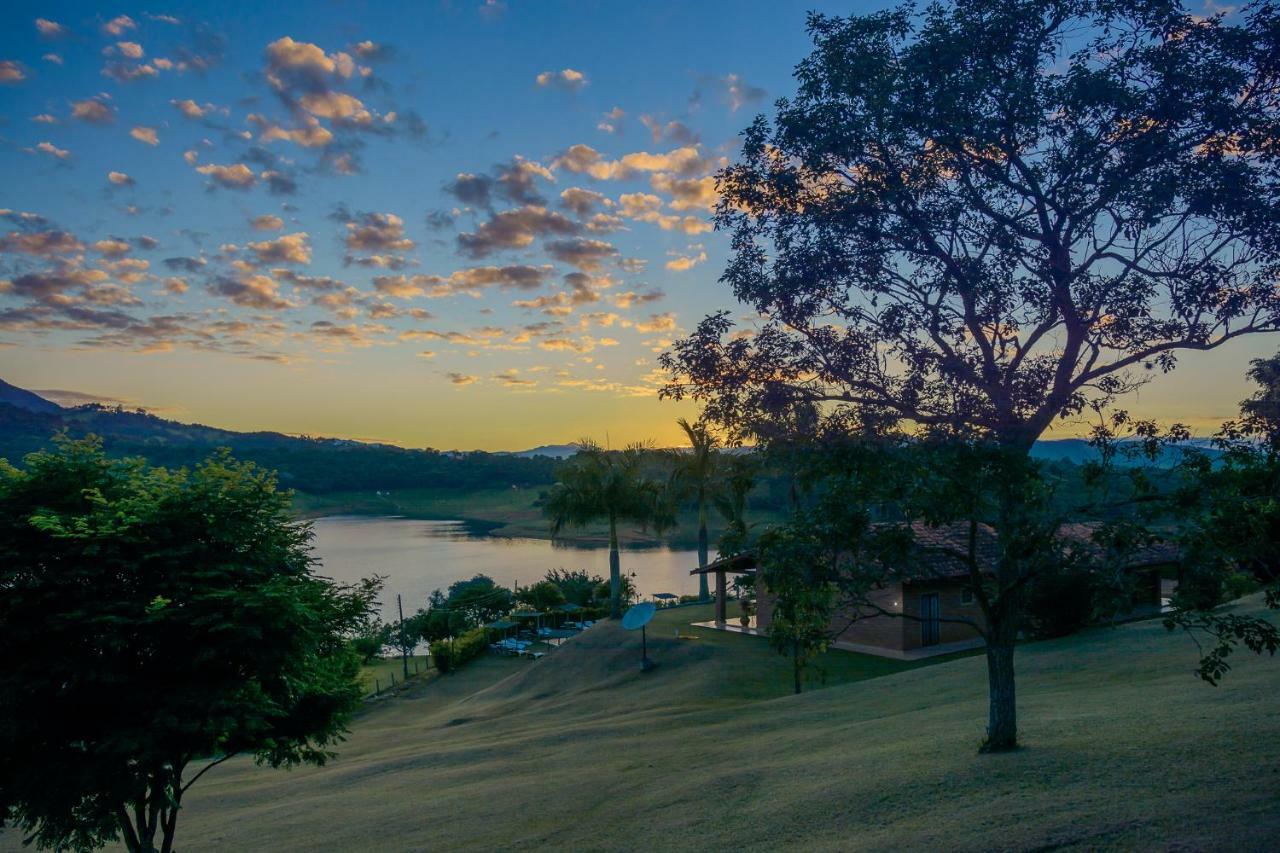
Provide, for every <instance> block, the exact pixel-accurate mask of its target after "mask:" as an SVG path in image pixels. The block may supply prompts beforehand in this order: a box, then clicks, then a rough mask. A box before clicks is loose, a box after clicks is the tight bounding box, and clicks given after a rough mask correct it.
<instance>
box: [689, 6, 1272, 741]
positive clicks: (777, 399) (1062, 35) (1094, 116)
mask: <svg viewBox="0 0 1280 853" xmlns="http://www.w3.org/2000/svg"><path fill="white" fill-rule="evenodd" d="M809 28H810V32H811V34H812V37H813V39H814V43H815V46H816V48H815V50H814V52H813V53H812V54H811V55H810V56H809V57H807V58H806V59H805V60H804V61H803V62H801V63H800V65H799V67H798V69H797V72H796V76H797V80H798V84H799V89H798V92H797V94H796V96H795V97H794V98H793V99H790V100H781V101H779V102H778V107H777V116H776V119H775V120H774V121H773V122H772V123H770V122H768V121H766V120H765V119H764V118H763V117H761V118H759V119H757V120H756V121H755V123H754V124H753V125H752V126H751V127H750V128H749V129H748V130H747V131H746V133H745V135H744V144H743V151H742V157H741V160H740V162H738V163H737V164H735V165H733V166H730V167H729V168H727V169H726V170H724V171H723V172H722V173H721V174H720V176H719V188H720V192H721V194H722V201H721V204H720V206H719V209H718V213H717V222H718V225H719V227H721V228H724V229H727V230H729V231H730V232H732V235H733V250H734V251H733V256H732V258H731V260H730V262H729V265H728V268H727V270H726V271H725V274H724V277H723V280H724V281H725V282H727V283H728V284H729V285H730V286H731V287H732V289H733V292H734V295H735V296H736V297H737V298H738V300H739V301H741V302H743V303H745V304H746V305H748V306H750V307H751V308H753V309H754V310H755V311H757V312H758V313H759V315H760V319H759V321H758V323H757V325H756V327H755V328H754V329H750V330H748V332H749V334H745V335H743V334H736V333H735V330H734V328H733V327H734V324H733V322H732V321H731V320H730V314H729V312H721V313H717V314H714V315H712V316H710V317H708V318H706V319H705V320H704V321H703V322H702V323H701V324H700V325H699V326H698V328H697V329H696V330H695V331H694V332H693V333H692V334H691V335H690V336H689V337H688V338H687V339H685V340H683V341H680V342H678V343H677V344H676V345H675V347H674V348H673V349H672V351H670V352H669V353H667V354H666V355H665V356H664V364H665V366H666V367H668V368H669V369H671V370H672V371H673V373H674V374H675V378H674V379H673V381H672V382H671V384H670V385H669V386H668V387H667V388H666V389H665V391H664V393H665V394H666V395H667V396H671V397H676V398H681V397H693V398H695V399H698V400H701V401H702V402H704V403H705V405H706V415H705V416H706V417H707V418H708V419H710V420H711V421H713V422H715V423H716V424H718V425H719V426H721V427H723V428H725V429H727V430H728V431H729V433H730V435H731V436H732V435H738V436H743V435H748V434H758V433H760V432H761V431H762V425H765V424H767V423H768V422H769V421H770V420H773V419H774V418H776V417H777V416H778V414H779V413H782V412H786V411H787V410H790V409H792V408H794V407H796V406H797V405H818V406H819V407H820V408H821V410H822V411H823V412H824V414H825V415H826V416H828V417H833V418H840V417H847V416H849V414H850V413H851V412H854V413H856V416H857V417H858V418H859V419H862V420H864V421H865V420H866V419H868V418H872V417H875V418H890V419H897V420H899V421H901V422H902V423H903V424H904V425H907V426H908V427H909V428H913V429H920V430H933V431H943V432H949V433H953V434H958V435H960V436H962V437H964V438H965V439H966V440H970V441H972V440H974V439H977V440H979V441H984V442H988V443H990V444H992V445H994V446H995V447H996V448H998V449H1000V450H1002V451H1003V452H1004V453H1005V454H1006V455H1007V456H1008V457H1009V460H1010V461H1009V465H1010V466H1011V469H1013V470H1016V469H1018V468H1019V466H1020V463H1019V462H1018V459H1020V458H1024V457H1025V456H1026V454H1027V453H1028V452H1029V450H1030V448H1031V446H1032V444H1033V442H1034V441H1035V440H1036V439H1037V438H1038V437H1040V436H1041V435H1042V434H1043V433H1044V432H1045V431H1046V430H1047V429H1049V428H1050V427H1051V426H1052V425H1053V424H1054V423H1055V421H1057V420H1059V419H1061V418H1066V417H1071V416H1074V415H1076V414H1078V413H1080V412H1081V411H1082V410H1083V409H1084V408H1085V407H1087V406H1090V405H1094V406H1102V405H1106V404H1107V403H1108V402H1109V401H1110V400H1112V399H1114V398H1116V397H1117V396H1119V395H1122V394H1124V393H1125V392H1127V391H1129V390H1131V389H1133V388H1135V387H1137V386H1138V385H1139V384H1141V383H1142V382H1143V381H1144V379H1145V378H1146V377H1147V376H1149V375H1151V374H1152V373H1153V372H1167V371H1169V370H1172V369H1173V368H1174V366H1175V364H1176V361H1177V358H1178V356H1179V354H1180V353H1183V352H1186V351H1203V350H1211V349H1214V348H1216V347H1218V346H1221V345H1222V344H1223V343H1225V342H1227V341H1230V340H1233V339H1235V338H1239V337H1241V336H1243V335H1248V334H1252V333H1258V332H1270V331H1275V330H1276V329H1277V327H1278V321H1280V294H1278V293H1277V288H1276V280H1277V275H1278V274H1280V229H1278V228H1277V227H1276V223H1277V221H1280V216H1278V214H1280V164H1278V162H1277V161H1278V158H1280V143H1277V139H1280V123H1278V119H1280V110H1278V109H1277V103H1278V101H1280V85H1278V76H1277V75H1278V72H1280V14H1278V13H1277V10H1276V8H1275V6H1274V5H1273V4H1271V3H1260V4H1254V5H1252V6H1250V7H1248V8H1246V9H1245V10H1243V11H1242V12H1240V13H1238V14H1237V15H1235V16H1234V17H1233V18H1231V19H1230V20H1228V19H1226V18H1224V17H1222V16H1211V17H1208V18H1204V17H1200V16H1196V15H1192V14H1190V13H1189V12H1188V11H1187V10H1185V9H1184V8H1183V7H1182V6H1181V4H1180V3H1178V2H1174V1H1173V0H1141V2H1140V0H1117V1H1116V2H1105V3H1104V2H1092V1H1091V0H1000V2H995V0H962V2H956V3H953V4H934V5H931V6H929V7H928V8H927V9H925V10H924V11H923V12H921V13H917V12H915V11H914V10H913V9H912V8H911V7H902V8H899V9H897V10H891V11H885V12H879V13H875V14H871V15H866V16H857V17H850V18H831V17H823V16H818V15H815V16H812V17H811V18H810V20H809ZM986 486H987V487H988V488H989V489H991V490H992V493H993V496H994V498H995V499H994V500H993V501H991V504H992V506H993V507H994V508H993V510H992V515H991V517H990V518H989V519H986V520H987V521H989V522H990V523H991V524H992V525H993V526H994V527H995V529H996V530H997V535H998V536H1001V537H1004V536H1006V535H1010V530H1009V528H1010V526H1011V525H1013V524H1015V523H1016V517H1017V515H1018V512H1017V506H1018V494H1017V491H1018V488H1019V484H1018V479H1017V478H1016V477H1010V478H1005V477H993V478H992V479H991V480H990V481H989V482H988V483H986ZM1015 553H1016V549H1002V556H1001V558H1000V559H999V560H998V561H997V565H996V567H995V571H994V576H993V577H992V578H990V579H989V580H990V583H989V584H988V587H989V588H988V589H987V591H986V595H985V596H984V598H983V599H980V602H981V603H982V609H983V612H984V618H985V619H986V621H987V624H988V651H989V656H988V662H989V668H990V670H991V682H992V690H991V714H990V722H989V726H988V741H987V743H988V747H989V748H991V749H1005V748H1010V747H1013V746H1014V745H1016V737H1017V726H1016V715H1015V702H1014V691H1013V643H1014V638H1015V637H1016V635H1017V631H1018V628H1019V626H1020V623H1021V618H1022V608H1021V598H1022V596H1023V595H1024V594H1025V589H1026V586H1027V573H1028V572H1029V571H1032V569H1030V568H1028V565H1027V564H1026V561H1020V560H1019V559H1017V558H1016V557H1015V556H1013V555H1014V554H1015ZM1030 563H1031V564H1032V565H1033V564H1034V563H1035V561H1030Z"/></svg>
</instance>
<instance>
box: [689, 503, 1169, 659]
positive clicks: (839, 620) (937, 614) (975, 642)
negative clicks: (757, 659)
mask: <svg viewBox="0 0 1280 853" xmlns="http://www.w3.org/2000/svg"><path fill="white" fill-rule="evenodd" d="M1096 529H1097V525H1096V524H1087V523H1077V524H1065V525H1063V526H1062V527H1061V528H1059V535H1060V536H1062V537H1063V539H1065V540H1068V542H1069V546H1068V547H1081V548H1088V549H1095V548H1096V547H1097V546H1096V545H1094V544H1093V542H1092V541H1091V539H1090V537H1091V535H1092V534H1093V532H1094V531H1095V530H1096ZM912 533H913V534H914V539H915V543H916V548H917V550H918V552H919V556H918V563H917V570H916V571H913V572H909V573H908V574H907V576H906V577H903V578H901V579H895V580H893V581H891V582H889V583H886V584H885V585H884V586H883V587H881V588H879V589H876V590H873V591H872V592H871V594H870V595H869V596H868V603H869V606H866V607H862V608H858V609H854V610H851V609H850V608H847V607H846V608H842V609H840V610H839V611H838V612H837V613H836V615H835V617H834V618H833V619H832V621H831V626H830V631H831V636H833V637H834V640H833V643H832V645H833V646H835V647H836V648H842V649H847V650H849V651H857V652H863V653H867V654H876V655H882V656H886V657H896V658H904V659H913V658H920V657H929V656H932V655H937V654H947V653H948V652H954V651H960V650H963V649H967V648H974V647H977V646H980V645H981V644H982V639H981V636H980V634H979V631H980V629H981V627H982V626H983V624H984V620H983V616H982V608H981V607H980V606H979V604H978V602H977V601H976V600H975V599H974V595H973V589H972V587H971V586H970V584H969V566H968V561H967V560H966V559H964V558H963V555H965V554H967V553H968V549H969V527H968V525H967V524H957V525H952V526H944V527H929V526H927V525H925V524H923V523H918V522H917V523H915V524H913V525H912ZM996 548H997V543H996V538H995V532H994V530H993V529H992V528H991V527H989V526H986V525H980V526H979V527H978V535H977V537H976V540H975V548H974V551H975V558H976V562H977V563H978V565H979V567H980V568H981V569H982V570H983V571H987V572H990V571H992V570H993V568H992V567H994V565H995V560H996V554H997V551H996ZM1178 556H1179V555H1178V552H1177V548H1176V547H1175V546H1174V545H1172V544H1168V543H1157V544H1154V545H1150V546H1148V547H1146V548H1143V549H1140V550H1139V551H1138V552H1137V553H1136V554H1135V555H1134V557H1133V558H1132V559H1130V561H1129V562H1128V563H1127V565H1126V566H1125V570H1126V571H1127V572H1128V573H1130V575H1131V576H1132V577H1133V578H1134V581H1135V587H1136V589H1137V590H1138V592H1137V595H1136V600H1135V602H1134V605H1135V609H1136V610H1139V611H1143V610H1158V609H1159V607H1160V606H1161V604H1162V599H1163V598H1164V596H1165V593H1164V590H1163V589H1162V586H1163V582H1162V578H1163V575H1164V574H1165V570H1166V569H1169V568H1171V567H1174V566H1176V565H1177V563H1178ZM701 573H706V574H713V575H715V579H716V583H715V589H716V615H715V622H714V623H708V626H709V627H711V626H714V627H719V628H726V627H729V628H731V629H734V630H738V629H737V628H736V627H735V626H729V625H728V623H727V620H726V618H725V611H726V593H725V590H726V576H727V575H745V576H756V575H757V574H758V573H757V572H756V561H755V558H754V557H753V556H751V555H750V554H740V555H737V556H735V557H729V558H726V559H723V560H717V561H716V562H714V563H711V564H709V565H707V566H706V567H704V568H701V569H694V570H693V572H691V574H701ZM772 614H773V598H772V596H771V595H770V594H769V593H768V591H767V590H766V589H765V588H764V585H763V583H762V582H761V581H760V579H759V578H758V577H757V578H756V614H755V619H754V620H753V621H754V624H753V625H751V626H750V628H748V629H742V630H746V631H747V632H748V633H764V632H765V631H767V630H768V628H769V624H770V621H771V617H772Z"/></svg>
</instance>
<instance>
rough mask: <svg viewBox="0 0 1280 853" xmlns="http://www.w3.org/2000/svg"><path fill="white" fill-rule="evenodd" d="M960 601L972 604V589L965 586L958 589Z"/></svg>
mask: <svg viewBox="0 0 1280 853" xmlns="http://www.w3.org/2000/svg"><path fill="white" fill-rule="evenodd" d="M960 603H961V604H973V590H971V589H969V587H967V586H966V587H965V588H964V589H962V590H960Z"/></svg>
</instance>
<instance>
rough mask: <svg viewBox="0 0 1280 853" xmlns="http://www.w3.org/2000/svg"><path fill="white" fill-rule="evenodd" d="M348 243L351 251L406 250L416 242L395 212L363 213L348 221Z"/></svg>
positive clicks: (348, 248)
mask: <svg viewBox="0 0 1280 853" xmlns="http://www.w3.org/2000/svg"><path fill="white" fill-rule="evenodd" d="M346 245H347V250H348V251H351V252H406V251H408V250H410V249H412V248H413V247H414V245H415V244H414V242H413V241H412V240H410V239H409V238H408V237H406V236H405V234H404V220H403V219H401V218H400V217H399V216H396V215H395V214H394V213H362V214H360V215H359V217H357V219H356V220H355V221H354V222H348V223H347V237H346Z"/></svg>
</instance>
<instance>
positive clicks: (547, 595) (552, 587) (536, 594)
mask: <svg viewBox="0 0 1280 853" xmlns="http://www.w3.org/2000/svg"><path fill="white" fill-rule="evenodd" d="M516 598H517V599H518V600H519V601H521V602H522V603H524V604H527V605H529V606H530V607H532V608H533V609H534V610H541V611H546V610H551V609H553V608H555V607H559V606H560V605H561V604H564V602H565V595H564V592H563V591H562V590H561V589H560V587H559V586H557V585H556V584H555V583H553V582H551V581H548V580H541V581H538V582H537V583H535V584H533V585H532V586H527V587H525V588H524V589H522V590H520V592H519V594H518V595H517V596H516Z"/></svg>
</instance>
